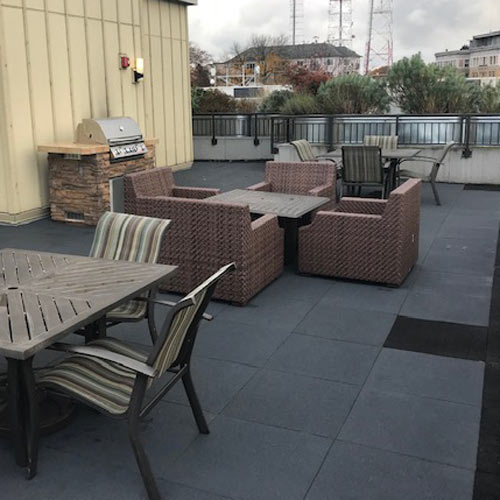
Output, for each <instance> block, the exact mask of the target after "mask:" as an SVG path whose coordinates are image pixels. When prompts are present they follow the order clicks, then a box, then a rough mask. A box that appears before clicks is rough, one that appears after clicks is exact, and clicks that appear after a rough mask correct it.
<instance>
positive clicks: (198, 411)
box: [28, 263, 235, 500]
mask: <svg viewBox="0 0 500 500" xmlns="http://www.w3.org/2000/svg"><path fill="white" fill-rule="evenodd" d="M234 269H235V265H234V263H233V264H231V265H229V266H227V268H226V270H225V271H224V272H223V273H222V274H221V275H220V276H219V277H218V278H217V279H216V280H215V281H214V282H213V283H211V284H210V285H209V286H208V288H207V292H206V293H205V296H204V298H203V301H202V303H201V305H200V306H199V308H198V310H197V311H196V314H195V315H194V317H193V319H192V321H191V323H190V325H189V327H188V329H187V331H186V334H185V336H184V340H183V342H182V346H181V348H180V351H179V354H178V356H177V358H176V359H175V361H174V362H173V363H172V364H171V366H170V367H169V368H168V369H167V371H168V372H170V373H173V374H174V376H173V377H172V378H171V379H170V380H168V381H167V382H166V383H165V384H164V385H163V386H162V387H161V388H160V389H158V390H156V392H155V395H154V396H153V397H152V398H151V400H149V402H148V403H147V404H144V399H145V395H146V393H147V392H148V391H149V380H150V379H153V380H154V379H155V378H156V377H157V376H158V373H157V371H156V369H155V368H154V363H155V361H156V359H157V357H158V355H159V354H160V353H161V350H162V348H163V346H164V344H165V342H166V341H167V339H168V335H169V332H170V327H171V326H172V322H173V320H174V318H175V315H176V313H177V312H179V311H180V310H181V309H184V308H185V307H188V306H190V305H193V304H194V302H193V300H192V299H191V298H184V299H182V300H180V301H179V302H178V303H176V304H174V305H173V306H172V307H171V309H170V311H169V313H168V315H167V317H166V319H165V321H164V323H163V326H162V329H161V332H160V335H159V337H158V340H157V342H155V344H154V346H153V349H152V351H151V353H150V354H149V356H148V358H147V360H146V362H145V363H142V362H140V361H137V360H135V359H132V358H129V357H127V356H123V355H120V354H117V353H115V352H111V351H108V350H105V349H103V348H97V347H92V345H90V346H75V345H71V344H56V345H55V346H53V347H54V348H55V349H56V350H59V351H64V352H67V353H75V354H80V355H81V354H83V355H86V356H90V357H96V358H100V359H105V360H107V361H111V362H114V363H117V364H120V365H123V366H125V367H127V368H129V369H131V370H134V371H135V372H136V373H137V377H136V380H135V384H134V388H133V391H132V396H131V399H130V403H129V407H128V410H127V412H126V413H125V414H124V415H123V416H125V417H127V420H128V435H129V440H130V443H131V446H132V449H133V451H134V455H135V458H136V462H137V466H138V468H139V471H140V473H141V476H142V480H143V483H144V486H145V488H146V491H147V494H148V498H149V499H150V500H159V499H161V495H160V492H159V490H158V486H157V484H156V480H155V478H154V475H153V471H152V468H151V464H150V462H149V459H148V457H147V455H146V452H145V449H144V446H143V444H142V442H141V439H140V435H139V434H140V432H139V431H140V425H139V424H140V421H141V419H142V418H143V417H145V416H146V415H148V414H149V413H150V412H151V410H153V409H154V407H155V406H156V405H157V404H158V402H159V401H160V400H161V399H162V398H163V397H164V396H165V394H167V393H168V392H169V391H170V389H171V388H172V387H173V386H174V385H175V384H176V383H177V382H178V381H179V380H182V383H183V386H184V389H185V391H186V394H187V397H188V400H189V404H190V407H191V411H192V413H193V416H194V419H195V421H196V425H197V427H198V430H199V432H200V433H201V434H209V429H208V425H207V422H206V420H205V416H204V415H203V410H202V408H201V405H200V402H199V399H198V396H197V394H196V391H195V388H194V384H193V380H192V376H191V365H190V362H191V355H192V352H193V347H194V343H195V340H196V336H197V333H198V326H199V322H200V320H201V319H202V318H203V317H204V316H203V315H204V314H205V309H206V307H207V305H208V303H209V302H210V299H211V297H212V295H213V292H214V290H215V287H216V286H217V283H218V281H219V280H220V279H221V278H222V277H223V276H224V275H226V274H227V273H229V272H231V271H233V270H234ZM164 305H171V304H170V303H166V304H164ZM55 392H57V393H58V394H61V395H64V393H61V392H60V391H57V390H56V391H55ZM71 397H72V399H76V400H79V401H81V402H83V403H85V404H86V405H88V406H91V407H93V408H95V409H96V410H98V411H99V412H101V413H103V414H105V415H108V416H110V417H113V418H120V417H123V416H119V417H117V416H116V415H113V414H111V413H109V412H107V411H106V410H104V409H102V408H100V407H99V406H97V405H95V404H93V403H92V402H90V401H88V400H86V399H84V398H81V397H78V396H71ZM28 449H30V448H29V447H28Z"/></svg>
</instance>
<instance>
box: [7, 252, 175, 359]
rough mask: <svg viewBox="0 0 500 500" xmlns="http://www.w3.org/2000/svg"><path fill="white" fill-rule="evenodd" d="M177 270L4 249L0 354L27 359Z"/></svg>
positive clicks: (153, 265) (150, 265)
mask: <svg viewBox="0 0 500 500" xmlns="http://www.w3.org/2000/svg"><path fill="white" fill-rule="evenodd" d="M176 269H177V268H176V266H165V265H160V264H138V263H135V262H126V261H119V260H106V259H94V258H90V257H81V256H77V255H64V254H53V253H47V252H36V251H31V250H18V249H2V250H0V354H2V355H4V356H6V357H8V358H14V359H26V358H28V357H30V356H32V355H33V354H35V353H36V352H38V351H40V350H42V349H45V348H46V347H47V346H49V345H51V344H53V343H54V342H56V341H57V340H60V339H61V338H62V337H64V336H65V335H67V334H68V333H71V332H73V331H75V330H77V329H79V328H80V327H82V326H85V325H87V324H89V323H91V322H92V321H94V320H96V319H98V318H100V317H102V316H103V315H104V314H106V313H107V312H108V311H110V310H111V309H113V308H114V307H116V306H117V305H119V304H121V303H123V302H126V301H127V300H129V299H131V298H133V297H135V296H137V295H139V294H140V293H141V292H143V291H145V290H148V289H149V288H150V287H152V286H155V285H157V284H158V283H160V282H161V281H162V280H164V279H165V278H167V277H169V276H172V275H173V273H174V272H175V271H176Z"/></svg>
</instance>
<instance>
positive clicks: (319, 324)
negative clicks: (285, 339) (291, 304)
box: [295, 301, 396, 345]
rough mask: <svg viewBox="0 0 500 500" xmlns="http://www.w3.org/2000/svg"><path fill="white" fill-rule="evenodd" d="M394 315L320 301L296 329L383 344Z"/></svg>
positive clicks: (302, 331)
mask: <svg viewBox="0 0 500 500" xmlns="http://www.w3.org/2000/svg"><path fill="white" fill-rule="evenodd" d="M395 319H396V315H395V314H391V313H385V312H380V311H360V310H359V309H349V308H346V307H340V306H336V305H331V304H327V303H326V301H325V302H320V303H319V304H318V305H317V306H315V307H314V308H313V309H311V311H309V313H308V314H307V315H306V317H305V318H304V319H303V320H302V321H301V322H300V323H299V324H298V326H297V327H296V328H295V331H296V332H299V333H303V334H306V335H314V336H318V337H324V338H330V339H337V340H345V341H348V342H358V343H361V344H371V345H382V344H383V343H384V342H385V339H386V338H387V335H388V334H389V332H390V331H391V328H392V325H393V323H394V320H395Z"/></svg>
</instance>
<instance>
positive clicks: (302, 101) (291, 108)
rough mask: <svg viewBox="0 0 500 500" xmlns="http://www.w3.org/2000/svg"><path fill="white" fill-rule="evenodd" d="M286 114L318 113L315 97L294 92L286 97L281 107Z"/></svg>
mask: <svg viewBox="0 0 500 500" xmlns="http://www.w3.org/2000/svg"><path fill="white" fill-rule="evenodd" d="M281 112H282V113H285V114H286V115H311V114H314V113H318V112H319V109H318V103H317V101H316V98H315V97H314V96H312V95H308V94H296V95H294V96H292V97H290V99H288V100H287V101H286V102H285V104H283V106H282V107H281Z"/></svg>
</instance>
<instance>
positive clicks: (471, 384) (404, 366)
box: [365, 349, 484, 407]
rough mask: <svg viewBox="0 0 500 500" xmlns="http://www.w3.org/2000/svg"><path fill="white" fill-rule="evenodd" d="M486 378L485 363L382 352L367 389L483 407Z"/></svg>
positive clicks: (387, 350) (366, 385) (384, 350)
mask: <svg viewBox="0 0 500 500" xmlns="http://www.w3.org/2000/svg"><path fill="white" fill-rule="evenodd" d="M483 377H484V363H483V362H482V361H469V360H465V359H454V358H447V357H443V356H433V355H431V354H422V353H417V352H408V351H400V350H397V349H382V352H381V353H380V355H379V357H378V358H377V361H376V362H375V365H374V367H373V370H372V371H371V373H370V376H369V377H368V380H367V381H366V384H365V388H366V389H371V390H378V391H384V392H400V393H404V394H413V395H415V396H425V397H429V398H435V399H442V400H445V401H452V402H455V403H463V404H469V405H473V406H477V407H480V406H481V399H482V393H483Z"/></svg>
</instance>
